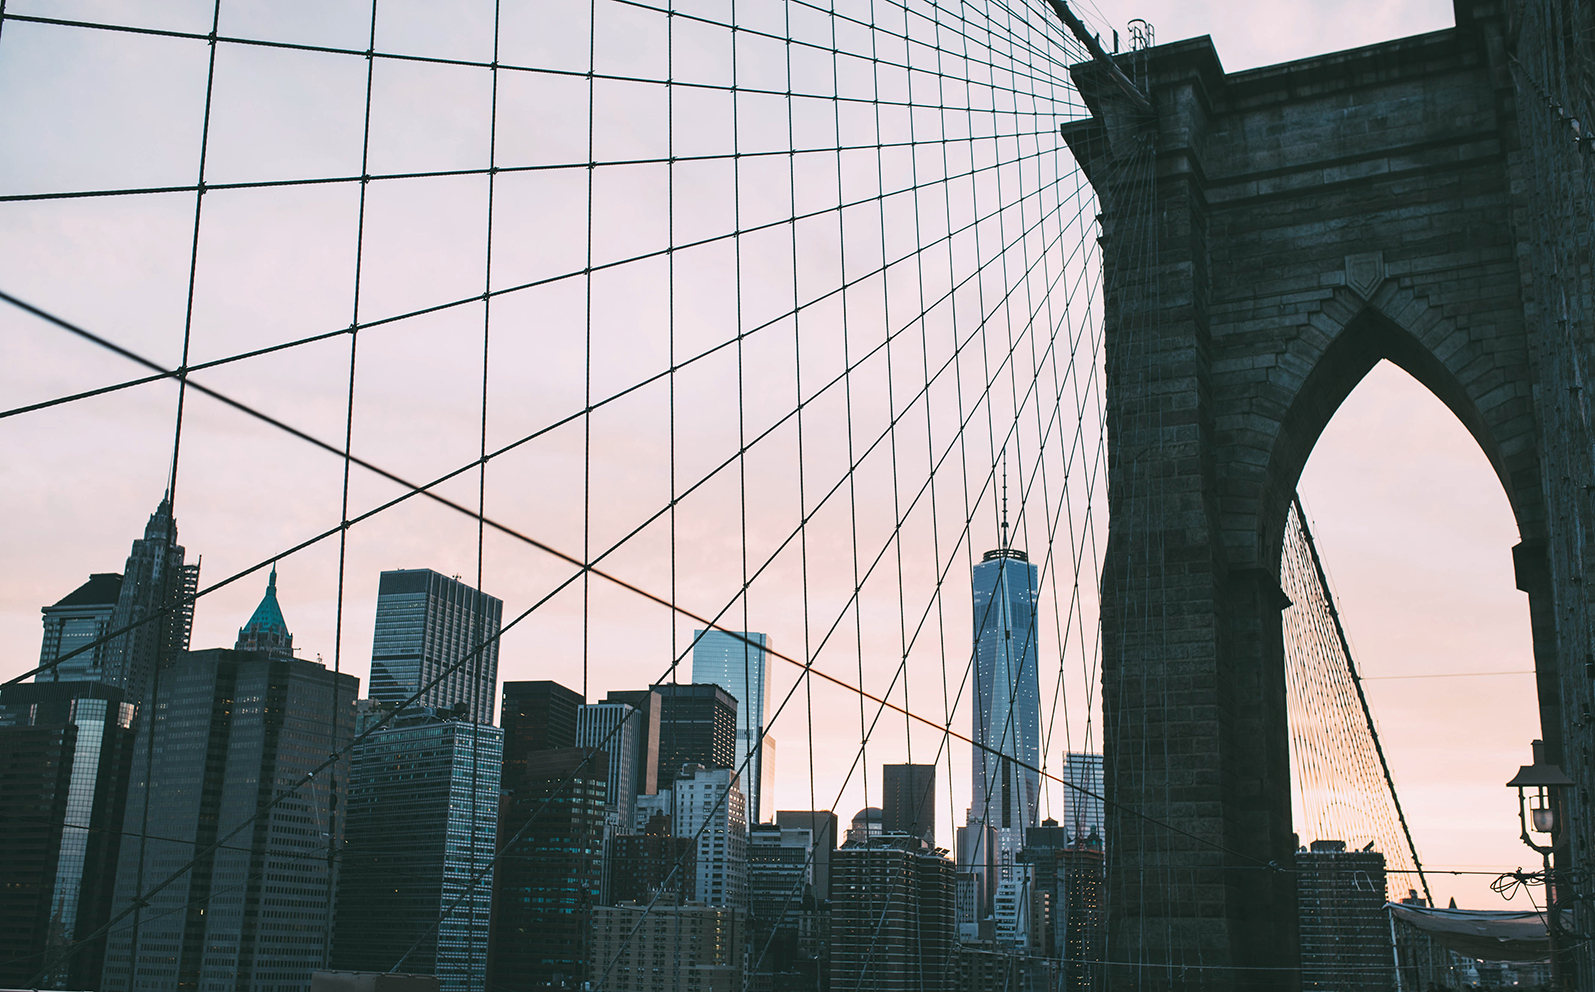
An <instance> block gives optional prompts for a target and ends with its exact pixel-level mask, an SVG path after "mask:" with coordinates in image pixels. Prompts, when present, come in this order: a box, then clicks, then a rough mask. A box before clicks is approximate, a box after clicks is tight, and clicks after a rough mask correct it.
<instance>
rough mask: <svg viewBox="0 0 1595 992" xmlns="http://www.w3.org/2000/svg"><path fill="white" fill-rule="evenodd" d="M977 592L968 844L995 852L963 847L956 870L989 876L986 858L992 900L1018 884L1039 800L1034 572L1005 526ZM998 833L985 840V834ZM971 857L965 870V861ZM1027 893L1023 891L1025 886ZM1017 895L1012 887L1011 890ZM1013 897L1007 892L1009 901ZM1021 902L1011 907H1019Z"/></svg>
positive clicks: (983, 882)
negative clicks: (992, 873)
mask: <svg viewBox="0 0 1595 992" xmlns="http://www.w3.org/2000/svg"><path fill="white" fill-rule="evenodd" d="M971 582H972V586H973V591H974V678H975V695H974V700H973V701H974V704H975V706H974V712H973V713H972V714H971V718H972V722H973V724H974V726H973V727H972V731H973V733H972V736H973V737H974V739H975V746H974V748H973V751H974V754H973V758H972V761H971V766H972V771H973V777H974V782H973V789H972V790H971V797H972V798H971V804H970V808H969V815H968V818H967V831H968V837H969V838H972V839H975V840H979V839H980V838H983V837H987V836H991V837H992V841H993V844H994V849H993V850H992V851H990V852H989V854H988V852H986V851H983V850H980V848H981V846H982V845H980V844H978V843H976V844H967V843H964V844H961V845H960V847H961V849H962V848H964V847H968V848H969V850H968V851H964V850H961V851H960V861H959V867H960V869H961V870H965V871H970V872H973V873H975V874H976V875H985V874H987V870H986V869H985V867H984V866H983V863H984V862H986V861H987V860H988V858H989V860H990V862H992V863H994V864H995V869H996V872H997V877H996V878H995V879H992V878H989V877H986V878H982V879H980V880H979V882H980V884H979V885H978V888H979V890H980V891H982V892H986V893H991V894H992V895H991V897H992V898H993V899H994V898H995V894H996V892H997V890H998V889H999V888H1000V887H1001V886H1002V884H1003V883H1004V882H1012V883H1017V882H1019V881H1020V879H1019V878H1018V877H1017V876H1018V875H1019V874H1022V873H1023V872H1024V868H1023V866H1022V865H1020V864H1019V863H1018V858H1019V852H1020V851H1022V850H1023V849H1024V831H1025V829H1026V828H1027V827H1033V826H1035V825H1036V810H1037V804H1038V802H1039V800H1040V798H1041V796H1040V794H1041V773H1040V772H1039V770H1038V769H1039V768H1040V767H1041V690H1040V682H1039V679H1038V678H1037V675H1036V664H1037V645H1036V615H1035V614H1036V610H1035V607H1036V567H1035V566H1034V565H1032V564H1030V563H1029V561H1028V559H1027V557H1026V555H1025V553H1024V552H1023V551H1019V550H1017V549H1015V548H1012V547H1010V546H1009V545H1008V540H1007V521H1006V519H1005V520H1004V522H1003V546H1002V547H1000V548H997V549H996V550H994V551H988V552H986V553H985V555H984V556H983V557H982V559H981V561H980V563H979V564H977V565H976V566H975V567H974V573H973V575H972V576H971ZM988 830H990V831H993V832H994V834H988V833H987V831H988ZM966 857H968V858H971V859H972V860H971V861H970V862H969V863H967V864H966V863H965V858H966ZM1021 887H1022V886H1021ZM1010 888H1012V886H1010ZM1011 895H1012V893H1011V892H1010V896H1011ZM1015 898H1017V897H1012V898H1010V899H1009V900H1008V901H1009V902H1012V903H1013V904H1014V905H1018V904H1019V903H1017V902H1014V899H1015Z"/></svg>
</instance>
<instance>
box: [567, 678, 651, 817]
mask: <svg viewBox="0 0 1595 992" xmlns="http://www.w3.org/2000/svg"><path fill="white" fill-rule="evenodd" d="M642 733H643V722H642V714H640V713H638V712H637V710H636V709H635V708H633V707H631V706H628V705H626V704H625V703H587V704H586V705H584V706H582V707H581V708H579V709H578V710H577V711H576V746H577V747H582V748H593V749H596V750H599V751H603V752H604V753H605V754H607V755H608V756H609V777H608V784H607V786H606V790H607V791H606V795H605V799H604V802H605V805H607V806H608V807H609V810H610V814H611V815H610V823H609V828H610V829H609V830H608V833H609V834H610V835H613V834H615V833H630V832H631V830H632V821H633V819H634V818H635V815H636V810H637V775H638V772H639V771H640V770H641V769H640V768H639V767H638V739H639V738H640V737H641V736H642Z"/></svg>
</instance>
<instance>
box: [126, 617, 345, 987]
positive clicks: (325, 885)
mask: <svg viewBox="0 0 1595 992" xmlns="http://www.w3.org/2000/svg"><path fill="white" fill-rule="evenodd" d="M358 688H359V682H358V680H357V679H355V678H354V677H353V676H351V675H342V674H335V673H333V672H330V671H328V670H327V669H326V668H325V667H323V666H322V665H319V664H317V663H315V662H310V661H300V660H297V659H281V658H271V657H268V656H265V655H260V654H256V653H254V652H247V651H231V650H227V649H223V648H214V649H211V650H207V651H194V652H189V653H188V654H185V655H184V656H182V657H181V658H179V659H178V660H177V661H176V662H175V663H174V664H172V665H171V666H169V668H168V669H167V670H166V671H163V672H162V675H161V702H160V707H159V708H158V709H157V710H156V711H155V712H154V713H153V714H152V715H151V716H150V718H149V720H150V722H149V725H148V726H149V730H148V731H147V732H143V733H140V734H139V735H138V740H137V743H136V744H135V746H134V752H133V778H132V784H131V787H130V791H129V795H128V802H127V816H126V818H125V819H124V827H123V829H124V831H125V835H124V837H123V838H122V851H121V856H120V859H119V861H118V865H117V879H116V898H115V900H114V903H113V907H112V908H113V912H115V913H120V912H121V911H122V910H124V909H129V908H133V907H136V908H135V909H134V911H133V912H132V913H131V914H130V915H129V916H127V917H126V918H125V919H124V920H123V922H122V923H120V924H118V925H117V927H115V928H113V930H112V931H111V933H110V934H109V936H108V939H107V947H106V952H105V968H104V976H105V977H104V979H103V986H102V987H105V988H134V989H143V990H146V992H171V990H177V989H181V988H207V989H214V990H228V989H234V988H249V989H259V988H261V987H263V986H265V985H271V986H273V987H275V988H276V989H278V990H286V989H308V988H309V985H310V974H311V972H312V971H315V970H316V969H318V968H321V967H323V966H324V962H325V960H326V951H327V948H326V945H325V941H324V935H325V934H326V933H327V932H328V931H329V929H330V926H331V924H332V898H333V895H334V892H333V889H332V884H333V876H332V874H331V872H332V863H331V860H330V859H329V857H328V856H327V855H328V847H329V845H333V846H336V845H337V844H338V843H339V842H341V840H342V835H343V830H342V826H341V821H342V816H341V815H339V812H338V809H337V804H335V803H334V802H333V801H332V799H333V796H332V794H331V793H332V790H333V789H335V788H337V787H338V786H337V784H338V783H344V782H346V781H347V780H348V775H347V769H348V765H347V763H346V762H339V763H337V764H335V765H334V766H333V767H332V768H331V769H329V770H327V771H326V772H323V773H321V774H318V775H316V776H315V778H313V779H311V780H310V781H309V782H308V783H306V784H303V785H299V787H298V788H297V789H296V790H295V791H294V792H293V793H292V794H291V795H289V796H287V797H285V798H279V793H280V792H281V791H282V790H283V789H285V788H286V787H287V786H290V785H298V783H299V782H300V781H301V780H302V779H303V778H304V776H305V775H306V774H308V773H309V772H310V771H311V770H312V769H314V768H316V767H317V766H318V765H320V764H321V762H322V761H323V760H324V759H325V758H326V756H327V755H328V754H332V753H334V752H336V751H337V750H338V748H339V747H341V746H342V745H343V744H344V743H345V742H346V741H348V740H349V737H350V735H351V733H352V732H353V722H354V698H355V695H356V692H357V690H358ZM152 746H153V754H151V753H150V749H151V747H152ZM146 769H148V770H149V776H148V778H147V779H146V777H145V772H146ZM274 799H277V800H279V801H277V802H276V804H275V805H273V806H271V808H270V809H268V810H265V811H264V812H260V811H261V807H262V804H263V803H268V802H271V801H272V800H274ZM257 812H259V813H260V815H259V816H258V817H256V814H257ZM251 817H255V820H254V823H253V825H252V826H251V827H249V828H248V829H246V830H244V831H242V832H240V833H238V834H236V835H234V836H232V837H231V838H230V839H229V840H227V842H226V843H224V844H221V845H220V846H217V847H213V846H212V845H215V844H217V843H218V842H219V841H221V840H222V838H225V837H228V835H229V834H230V833H231V831H232V830H233V829H234V828H235V827H237V826H239V825H240V824H242V823H244V822H245V821H247V820H249V819H250V818H251ZM146 838H147V839H146ZM195 857H198V858H199V859H200V860H199V862H198V863H197V864H195V865H194V866H193V867H192V869H190V870H188V871H187V872H186V874H182V875H181V876H180V877H179V879H178V880H177V882H175V883H174V884H171V885H168V886H166V887H165V888H164V889H161V890H160V891H159V892H156V893H154V894H153V895H150V894H149V893H150V890H151V888H152V887H153V886H155V885H156V884H157V883H159V882H161V881H163V880H165V879H166V878H167V877H168V876H170V875H172V874H173V873H175V872H178V871H179V870H180V869H182V868H184V866H186V865H188V864H189V862H190V860H191V859H193V858H195Z"/></svg>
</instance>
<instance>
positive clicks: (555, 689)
mask: <svg viewBox="0 0 1595 992" xmlns="http://www.w3.org/2000/svg"><path fill="white" fill-rule="evenodd" d="M582 702H583V700H582V695H581V693H579V692H577V691H576V690H574V689H567V688H565V687H564V686H562V685H560V684H559V683H558V682H550V681H547V680H542V681H537V682H505V683H504V706H503V709H502V710H501V711H500V713H499V722H500V724H501V725H502V726H503V727H504V776H503V781H504V788H506V789H509V788H513V787H514V785H515V783H517V782H519V781H520V780H521V775H522V772H523V771H524V769H525V768H526V758H527V756H528V755H530V754H531V753H532V752H533V751H551V750H554V749H555V748H562V747H575V746H576V711H577V710H579V709H580V708H581V705H582Z"/></svg>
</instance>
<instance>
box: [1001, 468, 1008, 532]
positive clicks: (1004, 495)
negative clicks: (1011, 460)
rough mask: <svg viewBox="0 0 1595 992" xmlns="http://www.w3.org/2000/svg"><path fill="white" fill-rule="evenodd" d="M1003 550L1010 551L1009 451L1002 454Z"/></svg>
mask: <svg viewBox="0 0 1595 992" xmlns="http://www.w3.org/2000/svg"><path fill="white" fill-rule="evenodd" d="M1002 549H1003V550H1004V551H1007V550H1008V450H1007V449H1006V448H1004V449H1003V452H1002Z"/></svg>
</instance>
